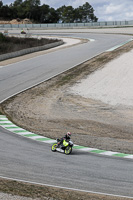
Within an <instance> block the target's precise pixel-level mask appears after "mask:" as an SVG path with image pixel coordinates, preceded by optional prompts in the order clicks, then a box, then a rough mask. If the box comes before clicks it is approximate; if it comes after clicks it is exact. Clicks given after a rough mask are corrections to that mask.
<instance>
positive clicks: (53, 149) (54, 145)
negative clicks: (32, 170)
mask: <svg viewBox="0 0 133 200" xmlns="http://www.w3.org/2000/svg"><path fill="white" fill-rule="evenodd" d="M56 147H57V144H53V145H52V147H51V150H52V151H54V152H55V151H56Z"/></svg>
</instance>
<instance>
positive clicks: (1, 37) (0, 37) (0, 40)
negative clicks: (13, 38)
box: [0, 33, 7, 42]
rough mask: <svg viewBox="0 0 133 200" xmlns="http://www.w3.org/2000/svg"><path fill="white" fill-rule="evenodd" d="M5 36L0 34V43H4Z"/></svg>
mask: <svg viewBox="0 0 133 200" xmlns="http://www.w3.org/2000/svg"><path fill="white" fill-rule="evenodd" d="M6 40H7V39H6V36H4V35H3V33H0V42H6Z"/></svg>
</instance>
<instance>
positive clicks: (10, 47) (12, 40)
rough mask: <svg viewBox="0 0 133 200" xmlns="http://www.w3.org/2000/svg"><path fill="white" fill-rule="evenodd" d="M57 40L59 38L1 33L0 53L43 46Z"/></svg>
mask: <svg viewBox="0 0 133 200" xmlns="http://www.w3.org/2000/svg"><path fill="white" fill-rule="evenodd" d="M57 41H59V40H58V39H46V38H41V39H37V38H20V37H9V36H5V35H3V34H2V33H0V55H2V54H6V53H11V52H15V51H19V50H22V49H27V48H31V47H37V46H43V45H46V44H50V43H53V42H57Z"/></svg>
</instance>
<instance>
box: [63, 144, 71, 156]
mask: <svg viewBox="0 0 133 200" xmlns="http://www.w3.org/2000/svg"><path fill="white" fill-rule="evenodd" d="M71 152H72V147H71V146H67V147H66V148H65V151H64V153H65V154H66V155H69V154H70V153H71Z"/></svg>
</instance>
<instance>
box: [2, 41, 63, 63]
mask: <svg viewBox="0 0 133 200" xmlns="http://www.w3.org/2000/svg"><path fill="white" fill-rule="evenodd" d="M63 43H64V42H63V40H61V41H58V42H54V43H51V44H46V45H43V46H38V47H32V48H28V49H23V50H20V51H15V52H12V53H6V54H2V55H0V61H2V60H6V59H9V58H14V57H18V56H22V55H25V54H29V53H33V52H36V51H43V50H46V49H50V48H53V47H57V46H59V45H62V44H63Z"/></svg>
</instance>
